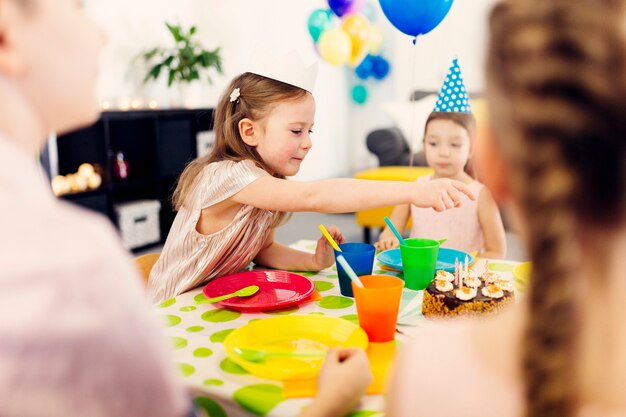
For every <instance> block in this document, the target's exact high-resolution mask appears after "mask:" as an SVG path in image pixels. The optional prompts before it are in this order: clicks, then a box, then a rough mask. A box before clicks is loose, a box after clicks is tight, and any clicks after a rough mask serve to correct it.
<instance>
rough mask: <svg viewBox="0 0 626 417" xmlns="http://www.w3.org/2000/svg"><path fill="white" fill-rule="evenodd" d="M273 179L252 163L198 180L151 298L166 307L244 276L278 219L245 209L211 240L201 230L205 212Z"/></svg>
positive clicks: (156, 271) (221, 167)
mask: <svg viewBox="0 0 626 417" xmlns="http://www.w3.org/2000/svg"><path fill="white" fill-rule="evenodd" d="M265 175H269V174H268V173H267V172H265V171H264V170H263V169H261V168H259V167H257V166H256V165H255V164H254V162H252V161H248V160H245V161H241V162H233V161H220V162H214V163H212V164H209V165H207V166H206V167H205V168H204V170H203V171H202V172H201V173H200V174H199V175H198V178H197V179H196V183H195V186H194V188H193V190H192V195H191V196H190V198H189V199H188V201H190V202H191V204H190V205H189V207H187V206H183V207H182V208H181V209H180V210H179V212H178V214H177V215H176V219H175V220H174V223H173V225H172V228H171V230H170V233H169V235H168V236H167V241H166V242H165V246H164V247H163V251H162V252H161V256H160V257H159V260H158V261H157V263H156V264H155V265H154V267H153V268H152V271H151V273H150V279H149V281H148V292H149V294H150V297H151V298H152V301H153V302H155V303H156V302H161V301H164V300H167V299H169V298H172V297H174V296H176V295H179V294H182V293H184V292H185V291H189V290H190V289H192V288H195V287H197V286H199V285H201V284H204V283H206V282H208V281H209V280H211V279H213V278H215V277H219V276H222V275H228V274H232V273H235V272H239V271H241V270H243V269H244V268H245V267H246V266H247V265H248V264H249V263H250V262H252V260H253V259H254V257H255V256H256V255H257V253H259V251H260V250H261V249H262V248H263V244H264V243H265V241H266V240H267V237H268V236H269V234H270V232H271V230H272V223H273V221H274V213H273V212H271V211H268V210H263V209H259V208H256V207H252V206H247V205H244V206H242V207H241V209H240V210H239V212H238V213H237V215H236V216H235V218H234V219H233V220H232V222H231V223H230V224H228V226H226V227H225V228H223V229H222V230H219V231H217V232H215V233H212V234H210V235H203V234H201V233H200V232H198V231H197V230H196V224H197V223H198V220H199V219H200V213H201V211H202V209H203V208H206V207H210V206H212V205H215V204H217V203H219V202H221V201H224V200H226V199H227V198H230V197H232V196H233V195H235V194H237V193H238V192H239V191H241V190H242V189H243V188H244V187H246V186H247V185H248V184H250V183H252V182H253V181H255V180H257V179H259V178H261V177H263V176H265Z"/></svg>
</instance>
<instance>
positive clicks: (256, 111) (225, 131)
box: [172, 72, 309, 225]
mask: <svg viewBox="0 0 626 417" xmlns="http://www.w3.org/2000/svg"><path fill="white" fill-rule="evenodd" d="M236 88H238V89H239V92H240V95H239V98H238V99H236V100H234V101H231V99H230V95H231V93H232V92H233V90H235V89H236ZM306 94H309V93H308V92H307V91H305V90H303V89H301V88H299V87H295V86H293V85H290V84H286V83H283V82H280V81H276V80H273V79H271V78H267V77H263V76H260V75H256V74H252V73H249V72H246V73H243V74H241V75H239V76H237V77H235V78H234V79H233V80H232V81H231V83H230V84H229V86H228V87H227V88H226V90H225V91H224V93H223V94H222V96H221V97H220V100H219V102H218V104H217V108H216V109H215V117H214V123H213V130H214V132H215V146H214V147H213V150H212V151H211V152H210V153H209V154H207V155H205V156H201V157H199V158H196V159H195V160H193V161H192V162H191V163H189V165H187V167H186V168H185V170H184V171H183V173H182V174H181V175H180V178H179V180H178V184H177V186H176V189H175V191H174V194H173V196H172V202H173V205H174V209H175V210H179V209H180V208H181V207H182V206H183V205H185V204H186V200H187V198H188V197H189V195H190V193H191V190H192V188H193V185H194V181H195V180H196V178H197V177H198V174H200V172H201V171H202V170H203V169H204V167H206V166H207V165H208V164H210V163H213V162H219V161H235V162H239V161H243V160H251V161H254V163H255V164H256V165H257V166H258V167H260V168H262V169H264V170H265V171H267V172H269V173H270V174H272V175H274V176H275V177H277V178H284V177H283V176H281V175H277V174H275V173H272V172H271V171H270V169H269V168H268V166H267V165H266V164H265V162H264V161H263V159H262V158H261V156H260V155H259V154H258V152H257V151H256V148H254V147H252V146H249V145H247V144H246V143H245V142H244V141H243V139H242V138H241V136H240V134H239V122H240V121H241V120H242V119H246V118H248V119H251V120H253V121H258V120H262V119H263V118H265V117H266V116H267V115H269V114H270V112H271V111H272V109H273V108H274V107H275V106H276V105H277V104H278V103H281V102H285V101H291V100H298V99H301V98H303V97H304V96H306ZM285 217H286V214H285V213H277V216H276V218H275V221H274V225H278V224H280V223H281V222H283V221H284V219H285Z"/></svg>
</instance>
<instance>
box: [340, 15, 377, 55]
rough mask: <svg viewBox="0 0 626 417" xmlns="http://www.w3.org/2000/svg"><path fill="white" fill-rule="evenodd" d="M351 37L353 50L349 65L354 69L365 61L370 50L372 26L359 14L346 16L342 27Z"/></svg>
mask: <svg viewBox="0 0 626 417" xmlns="http://www.w3.org/2000/svg"><path fill="white" fill-rule="evenodd" d="M341 28H342V29H343V31H344V32H345V33H347V34H348V36H349V37H350V41H351V42H352V50H351V52H350V59H349V61H348V62H349V63H350V65H352V66H353V67H354V66H356V65H358V64H359V62H361V61H362V60H363V58H364V57H365V55H367V51H368V50H369V48H370V33H371V30H370V24H369V22H368V21H367V19H366V18H364V17H363V16H361V15H358V14H351V15H349V16H346V18H345V19H344V21H343V25H342V27H341Z"/></svg>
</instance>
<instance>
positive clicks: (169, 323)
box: [163, 314, 182, 327]
mask: <svg viewBox="0 0 626 417" xmlns="http://www.w3.org/2000/svg"><path fill="white" fill-rule="evenodd" d="M163 321H164V323H165V327H174V326H176V325H177V324H179V323H180V322H181V321H182V319H181V318H180V317H178V316H174V315H171V314H167V315H165V316H163Z"/></svg>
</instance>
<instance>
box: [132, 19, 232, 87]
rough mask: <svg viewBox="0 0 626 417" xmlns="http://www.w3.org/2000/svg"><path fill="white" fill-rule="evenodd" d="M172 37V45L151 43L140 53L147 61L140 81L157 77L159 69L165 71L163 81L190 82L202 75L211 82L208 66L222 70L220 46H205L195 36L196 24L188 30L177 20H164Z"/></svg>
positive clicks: (181, 83) (160, 71) (170, 82)
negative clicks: (145, 73) (149, 47)
mask: <svg viewBox="0 0 626 417" xmlns="http://www.w3.org/2000/svg"><path fill="white" fill-rule="evenodd" d="M165 25H166V26H167V29H168V30H169V33H170V34H171V35H172V37H173V39H174V46H172V47H155V48H153V49H150V50H149V51H146V52H144V53H143V54H142V56H143V59H144V60H145V61H146V63H148V64H149V65H151V67H150V69H149V70H148V74H147V75H146V77H145V78H144V83H145V82H147V81H148V80H150V79H154V80H157V79H158V78H159V77H160V75H161V73H162V72H163V73H166V74H167V85H168V87H171V86H172V84H174V83H175V82H176V83H177V85H179V86H182V85H184V84H187V85H189V84H191V83H192V82H194V81H196V80H200V79H201V77H202V76H205V78H206V79H207V80H208V81H209V82H210V83H212V81H213V80H212V79H211V76H210V73H211V71H210V70H211V69H214V70H215V71H216V72H218V73H220V74H221V73H222V58H221V56H220V48H215V49H214V50H212V51H209V50H206V49H204V48H203V47H202V45H200V44H199V43H198V42H197V41H196V40H195V39H194V35H195V34H196V27H195V26H191V28H189V29H188V30H187V29H185V28H183V27H182V26H181V25H179V24H170V23H167V22H166V23H165Z"/></svg>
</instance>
